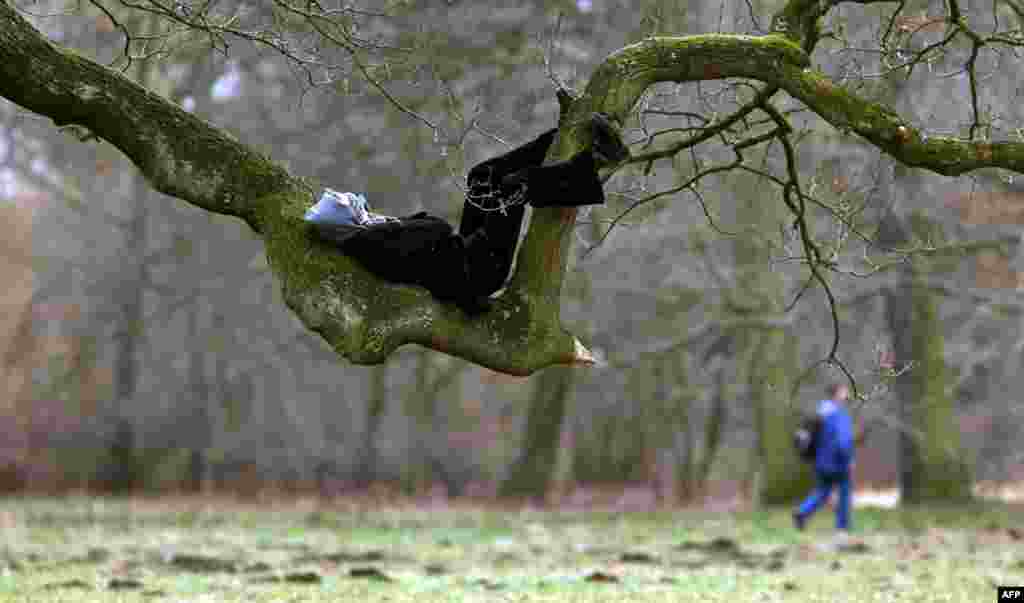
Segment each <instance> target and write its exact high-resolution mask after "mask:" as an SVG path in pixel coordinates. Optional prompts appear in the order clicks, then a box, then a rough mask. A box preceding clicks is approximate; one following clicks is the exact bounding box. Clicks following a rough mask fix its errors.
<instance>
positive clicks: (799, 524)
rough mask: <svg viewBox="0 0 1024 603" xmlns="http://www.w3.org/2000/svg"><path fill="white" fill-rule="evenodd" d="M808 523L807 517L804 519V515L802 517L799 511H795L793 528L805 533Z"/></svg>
mask: <svg viewBox="0 0 1024 603" xmlns="http://www.w3.org/2000/svg"><path fill="white" fill-rule="evenodd" d="M806 523H807V518H806V517H804V516H803V515H800V512H799V511H793V526H794V527H795V528H796V529H797V530H799V531H801V532H803V531H804V524H806Z"/></svg>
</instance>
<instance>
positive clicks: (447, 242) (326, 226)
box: [306, 113, 629, 314]
mask: <svg viewBox="0 0 1024 603" xmlns="http://www.w3.org/2000/svg"><path fill="white" fill-rule="evenodd" d="M589 126H590V130H591V135H592V140H593V143H592V145H591V148H590V149H588V150H584V151H580V152H579V153H577V154H576V155H574V156H572V157H571V158H570V159H567V160H565V161H560V162H557V163H553V164H550V165H543V163H544V157H545V156H546V155H547V152H548V147H550V146H551V143H552V142H553V141H554V139H555V134H556V133H557V132H558V130H554V129H553V130H549V131H547V132H545V133H544V134H541V135H540V136H539V137H537V138H536V139H534V140H532V141H530V142H528V143H526V144H524V145H522V146H520V147H518V148H516V149H513V150H511V151H509V152H508V153H505V154H503V155H499V156H498V157H495V158H493V159H489V160H487V161H485V162H483V163H480V164H478V165H476V166H474V167H473V169H471V170H470V171H469V177H468V178H467V184H468V191H467V192H466V201H465V204H464V205H463V209H462V220H461V222H460V224H459V232H458V233H456V232H454V230H453V229H452V227H451V225H449V224H448V223H447V222H445V221H444V220H442V219H441V218H438V217H436V216H432V215H430V214H428V213H426V212H419V213H416V214H412V215H411V216H405V217H400V218H395V217H391V216H382V215H378V214H373V213H370V212H369V211H368V210H367V207H366V199H364V198H363V197H362V196H361V195H354V194H352V193H336V192H334V191H330V190H329V191H328V192H327V193H325V194H324V196H323V197H321V199H320V201H319V202H318V203H317V204H316V205H315V206H313V207H312V208H310V209H309V211H308V212H306V219H307V220H308V221H310V222H311V223H312V224H313V227H314V230H315V232H316V234H317V235H318V236H319V238H320V239H322V240H324V241H326V242H329V243H331V244H333V245H336V246H337V247H338V248H340V249H341V250H342V251H343V252H344V253H345V254H346V255H349V256H352V257H354V258H355V259H357V260H358V261H359V262H360V263H361V264H362V265H363V266H365V267H366V268H367V269H368V270H370V271H371V272H373V273H374V274H376V275H377V276H379V277H381V278H383V279H385V280H388V281H392V282H396V283H409V284H413V285H420V286H422V287H424V288H426V289H427V290H429V291H430V292H431V294H433V295H434V297H436V298H437V299H439V300H441V301H445V302H451V303H454V304H455V305H457V306H458V307H460V308H462V310H463V311H465V312H466V313H467V314H479V313H481V312H484V311H486V310H487V309H488V308H489V303H488V301H487V298H488V296H490V295H491V294H492V293H494V292H495V291H498V290H499V289H501V287H502V286H504V284H505V280H506V279H507V278H508V276H509V272H510V271H511V269H512V259H513V257H514V256H515V251H516V245H517V244H518V242H519V230H520V226H521V225H522V222H523V213H524V212H525V210H526V208H525V204H526V203H529V204H530V205H532V206H534V207H576V206H581V205H594V204H600V203H604V190H603V188H602V187H601V181H600V179H599V178H598V169H599V168H601V167H604V166H609V165H615V164H617V163H620V162H621V161H623V160H625V159H626V158H627V157H629V150H628V149H627V148H626V146H625V145H624V144H623V142H622V138H621V137H620V135H619V133H618V131H617V130H616V129H615V127H614V126H613V125H612V123H611V121H610V120H609V118H608V117H607V116H605V115H603V114H601V113H594V114H592V115H591V116H590V123H589Z"/></svg>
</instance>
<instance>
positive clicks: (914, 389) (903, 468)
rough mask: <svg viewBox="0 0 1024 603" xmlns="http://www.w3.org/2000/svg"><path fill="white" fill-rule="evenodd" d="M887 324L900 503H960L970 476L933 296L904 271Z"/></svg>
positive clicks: (889, 300)
mask: <svg viewBox="0 0 1024 603" xmlns="http://www.w3.org/2000/svg"><path fill="white" fill-rule="evenodd" d="M885 302H886V319H887V321H888V323H889V331H890V333H891V336H892V340H893V351H894V353H895V357H896V363H897V366H898V367H899V368H901V367H903V366H905V365H906V364H907V363H908V362H913V363H914V366H913V367H912V368H911V369H910V370H908V371H906V372H904V373H903V374H902V375H900V376H899V377H897V378H896V381H895V391H896V394H897V396H898V398H899V403H900V409H901V412H900V414H901V417H900V418H901V422H902V423H903V424H902V426H901V430H900V452H901V458H900V490H901V497H902V500H903V502H904V503H907V504H919V503H929V502H961V501H965V500H968V499H970V498H971V476H970V471H969V469H968V466H967V463H966V462H965V461H964V457H963V451H962V450H961V447H960V431H959V424H958V423H957V421H956V416H955V414H956V413H955V411H954V407H953V400H952V398H951V397H950V396H949V395H948V394H947V393H946V383H947V382H948V378H949V375H948V369H947V367H946V362H945V359H944V358H943V328H942V324H941V323H940V322H939V319H938V312H937V308H936V305H937V304H936V302H935V299H934V294H933V293H932V292H931V291H930V290H929V289H928V288H927V287H926V286H925V285H924V284H923V283H922V282H920V281H919V280H918V279H917V278H916V277H915V275H914V274H913V273H911V272H908V273H907V274H906V275H905V279H904V282H903V284H902V285H900V286H899V287H896V288H893V289H890V290H888V291H886V293H885Z"/></svg>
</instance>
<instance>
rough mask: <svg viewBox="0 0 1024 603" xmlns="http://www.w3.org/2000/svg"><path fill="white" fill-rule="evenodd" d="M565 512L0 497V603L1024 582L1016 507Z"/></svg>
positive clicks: (949, 595) (627, 593) (838, 590)
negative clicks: (844, 526) (849, 534)
mask: <svg viewBox="0 0 1024 603" xmlns="http://www.w3.org/2000/svg"><path fill="white" fill-rule="evenodd" d="M855 520H856V522H857V525H856V530H855V533H854V536H855V539H854V543H853V546H852V547H850V548H851V550H847V551H837V550H835V549H834V548H833V547H829V546H826V545H827V544H828V543H830V542H832V529H831V525H832V517H831V515H830V514H829V513H822V514H821V515H820V516H819V517H816V518H815V520H814V521H813V522H812V523H811V525H810V526H809V529H808V530H807V531H806V532H803V533H797V532H795V531H794V530H793V529H792V527H791V524H790V519H789V515H788V513H787V512H786V511H785V510H778V511H771V512H746V513H737V514H712V513H707V512H701V511H674V512H659V513H632V514H617V513H596V512H590V513H569V512H556V511H547V512H540V511H520V510H499V509H481V508H471V507H464V508H460V507H457V506H456V507H451V506H444V507H437V508H433V509H430V508H422V507H420V508H416V507H413V506H407V507H403V506H401V505H395V504H392V505H388V506H384V505H366V504H363V505H354V504H351V505H342V504H336V505H330V506H320V505H317V504H316V503H312V502H308V501H307V502H302V501H297V502H290V503H289V502H273V503H266V504H264V505H255V504H240V503H237V502H230V501H223V500H222V501H217V500H209V499H204V500H196V499H192V500H189V499H156V500H152V501H145V500H132V501H111V500H103V499H88V498H71V499H62V500H56V499H51V500H47V499H0V602H4V603H6V602H9V601H33V602H35V601H73V602H86V601H88V602H93V601H174V602H179V601H183V602H184V601H187V602H193V601H194V602H220V601H275V602H276V601H289V602H290V601H359V602H360V603H376V602H384V601H387V602H391V603H403V602H413V601H414V602H416V603H431V602H434V601H459V602H461V601H576V602H598V601H616V602H618V601H701V602H704V601H710V602H713V601H754V602H763V601H858V602H862V601H863V602H868V601H900V602H908V601H922V602H924V601H927V602H929V603H932V602H935V601H954V602H957V603H959V602H974V601H981V602H986V601H994V600H995V585H997V584H1024V508H1022V507H1019V506H1018V507H1016V508H1014V507H1011V506H1006V505H984V506H982V505H978V506H975V507H971V508H968V509H931V510H927V511H926V510H915V511H900V510H883V509H858V511H857V513H856V515H855Z"/></svg>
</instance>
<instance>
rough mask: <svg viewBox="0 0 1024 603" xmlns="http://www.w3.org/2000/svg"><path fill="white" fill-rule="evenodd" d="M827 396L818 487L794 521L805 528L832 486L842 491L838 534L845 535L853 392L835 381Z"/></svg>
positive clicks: (821, 409)
mask: <svg viewBox="0 0 1024 603" xmlns="http://www.w3.org/2000/svg"><path fill="white" fill-rule="evenodd" d="M825 391H826V393H827V394H828V399H825V400H822V401H820V402H818V408H817V420H818V421H819V422H820V426H819V429H820V432H819V434H818V438H819V439H818V441H817V446H816V450H815V454H814V474H815V479H816V482H817V484H816V486H815V488H814V491H813V492H811V494H810V496H808V497H807V499H806V500H804V501H803V503H801V504H800V506H799V507H798V508H797V510H796V511H794V512H793V524H794V525H795V526H796V528H797V529H798V530H803V529H804V525H805V524H806V523H807V520H808V519H809V518H810V517H811V515H813V514H814V512H815V511H817V510H818V509H819V508H821V506H822V505H823V504H825V502H827V501H828V498H829V495H830V494H831V493H832V489H833V488H837V489H838V490H839V501H838V503H837V504H836V528H837V529H838V530H839V537H840V538H845V537H847V536H848V535H849V530H850V505H851V498H852V496H853V494H852V487H853V484H852V476H851V473H852V468H853V459H854V443H855V441H854V429H853V419H852V418H851V417H850V412H849V410H848V409H847V407H846V400H847V398H848V397H849V395H850V390H849V388H848V387H847V386H846V385H845V384H843V383H833V384H831V385H829V386H828V388H827V389H826V390H825Z"/></svg>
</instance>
